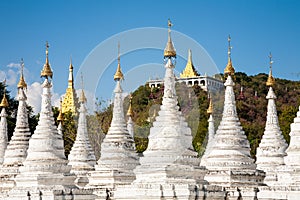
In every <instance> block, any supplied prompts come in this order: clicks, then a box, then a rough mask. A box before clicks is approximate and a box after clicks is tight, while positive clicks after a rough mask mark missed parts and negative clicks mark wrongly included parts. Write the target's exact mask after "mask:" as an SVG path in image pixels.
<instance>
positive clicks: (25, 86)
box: [17, 58, 27, 89]
mask: <svg viewBox="0 0 300 200" xmlns="http://www.w3.org/2000/svg"><path fill="white" fill-rule="evenodd" d="M17 87H18V88H23V89H26V88H27V84H26V82H25V79H24V60H23V58H21V75H20V81H19V83H18V85H17Z"/></svg>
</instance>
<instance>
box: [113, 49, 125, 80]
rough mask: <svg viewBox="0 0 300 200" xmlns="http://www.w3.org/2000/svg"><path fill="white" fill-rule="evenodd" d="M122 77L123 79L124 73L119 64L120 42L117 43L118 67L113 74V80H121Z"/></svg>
mask: <svg viewBox="0 0 300 200" xmlns="http://www.w3.org/2000/svg"><path fill="white" fill-rule="evenodd" d="M123 79H124V75H123V73H122V70H121V64H120V43H119V44H118V67H117V71H116V73H115V75H114V80H115V81H119V80H123Z"/></svg>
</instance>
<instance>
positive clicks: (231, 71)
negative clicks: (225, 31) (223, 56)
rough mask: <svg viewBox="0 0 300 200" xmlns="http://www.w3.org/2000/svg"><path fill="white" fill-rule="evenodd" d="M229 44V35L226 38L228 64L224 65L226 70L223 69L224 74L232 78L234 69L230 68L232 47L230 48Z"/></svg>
mask: <svg viewBox="0 0 300 200" xmlns="http://www.w3.org/2000/svg"><path fill="white" fill-rule="evenodd" d="M230 42H231V37H230V35H229V36H228V63H227V65H226V68H225V69H224V74H225V75H231V76H232V75H234V73H235V70H234V67H233V66H232V61H231V49H232V46H231V44H230Z"/></svg>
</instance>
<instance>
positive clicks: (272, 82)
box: [266, 53, 275, 87]
mask: <svg viewBox="0 0 300 200" xmlns="http://www.w3.org/2000/svg"><path fill="white" fill-rule="evenodd" d="M269 58H270V71H269V76H268V80H267V82H266V85H267V86H269V87H272V86H273V85H274V84H275V78H274V77H273V75H272V64H273V60H272V54H271V53H270V55H269Z"/></svg>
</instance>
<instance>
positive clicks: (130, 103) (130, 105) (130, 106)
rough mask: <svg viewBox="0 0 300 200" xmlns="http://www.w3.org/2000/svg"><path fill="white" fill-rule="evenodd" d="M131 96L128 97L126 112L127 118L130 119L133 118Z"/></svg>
mask: <svg viewBox="0 0 300 200" xmlns="http://www.w3.org/2000/svg"><path fill="white" fill-rule="evenodd" d="M132 98H133V97H132V94H130V96H129V107H128V111H127V116H129V117H132V116H133V111H132Z"/></svg>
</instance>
